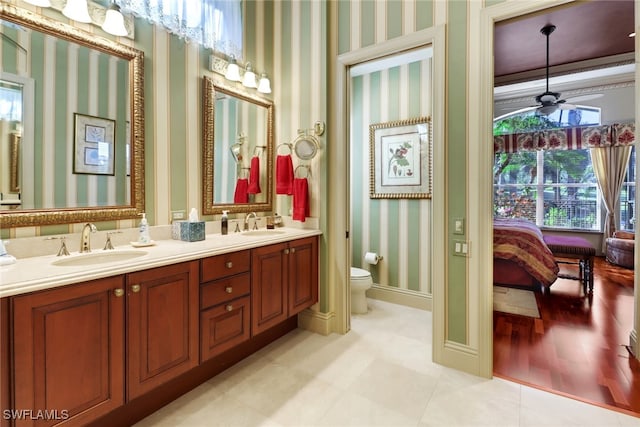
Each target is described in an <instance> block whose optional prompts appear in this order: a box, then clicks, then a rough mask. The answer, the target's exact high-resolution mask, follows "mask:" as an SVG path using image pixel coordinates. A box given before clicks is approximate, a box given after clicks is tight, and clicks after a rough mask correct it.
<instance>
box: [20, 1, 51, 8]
mask: <svg viewBox="0 0 640 427" xmlns="http://www.w3.org/2000/svg"><path fill="white" fill-rule="evenodd" d="M24 1H25V2H27V3H29V4H32V5H34V6H40V7H51V2H50V1H49V0H24Z"/></svg>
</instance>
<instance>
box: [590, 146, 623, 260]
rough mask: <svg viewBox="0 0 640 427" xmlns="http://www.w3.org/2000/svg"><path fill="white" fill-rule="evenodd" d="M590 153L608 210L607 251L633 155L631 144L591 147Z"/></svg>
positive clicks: (614, 228) (604, 242)
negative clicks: (628, 166) (628, 165)
mask: <svg viewBox="0 0 640 427" xmlns="http://www.w3.org/2000/svg"><path fill="white" fill-rule="evenodd" d="M589 153H590V154H591V163H592V164H593V169H594V172H595V175H596V179H597V181H598V187H600V191H601V192H602V200H603V201H604V206H605V208H606V210H607V218H606V219H605V221H604V238H603V239H602V251H603V252H604V253H606V250H607V244H606V241H607V240H606V239H607V237H610V236H611V235H613V232H614V231H616V221H615V208H616V206H618V200H619V198H620V190H621V188H622V184H623V182H624V177H625V174H626V170H627V164H628V163H629V157H630V156H631V146H629V145H627V146H618V147H612V146H608V147H598V148H591V149H590V150H589Z"/></svg>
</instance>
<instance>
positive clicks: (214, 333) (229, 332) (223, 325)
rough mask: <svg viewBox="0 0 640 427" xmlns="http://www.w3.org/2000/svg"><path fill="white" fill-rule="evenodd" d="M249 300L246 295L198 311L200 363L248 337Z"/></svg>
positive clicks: (249, 332)
mask: <svg viewBox="0 0 640 427" xmlns="http://www.w3.org/2000/svg"><path fill="white" fill-rule="evenodd" d="M250 302H251V298H250V297H249V296H246V297H241V298H237V299H234V300H232V301H229V302H227V303H225V304H220V305H217V306H215V307H212V308H210V309H208V310H204V311H202V312H200V363H202V362H204V361H205V360H208V359H210V358H212V357H213V356H216V355H218V354H220V353H222V352H224V351H226V350H229V349H231V348H233V347H235V346H236V345H238V344H240V343H241V342H243V341H246V340H248V339H249V337H250V336H251V331H250V328H251V322H250V320H249V319H250V318H249V316H250V314H249V313H250V311H251V304H250Z"/></svg>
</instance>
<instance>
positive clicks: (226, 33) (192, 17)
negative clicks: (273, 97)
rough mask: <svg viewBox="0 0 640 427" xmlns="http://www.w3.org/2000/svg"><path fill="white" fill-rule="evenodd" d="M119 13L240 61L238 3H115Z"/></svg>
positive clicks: (228, 0)
mask: <svg viewBox="0 0 640 427" xmlns="http://www.w3.org/2000/svg"><path fill="white" fill-rule="evenodd" d="M117 3H118V4H119V5H120V7H121V8H122V10H123V11H128V12H131V13H133V14H135V15H137V16H140V17H142V18H145V19H148V20H149V21H151V22H153V23H154V24H158V25H162V26H163V27H164V28H166V29H167V31H169V32H170V33H173V34H176V35H177V36H179V37H182V38H184V39H186V40H188V41H192V42H196V43H198V44H201V45H203V46H204V47H207V48H210V49H213V50H216V51H219V52H223V53H225V54H227V55H233V56H235V57H236V58H242V2H241V0H198V1H196V0H117Z"/></svg>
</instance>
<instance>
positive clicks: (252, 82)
mask: <svg viewBox="0 0 640 427" xmlns="http://www.w3.org/2000/svg"><path fill="white" fill-rule="evenodd" d="M242 85H243V86H245V87H250V88H253V89H255V88H257V87H258V84H257V83H256V73H254V72H253V68H251V63H250V62H247V67H246V70H245V72H244V78H243V79H242Z"/></svg>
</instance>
